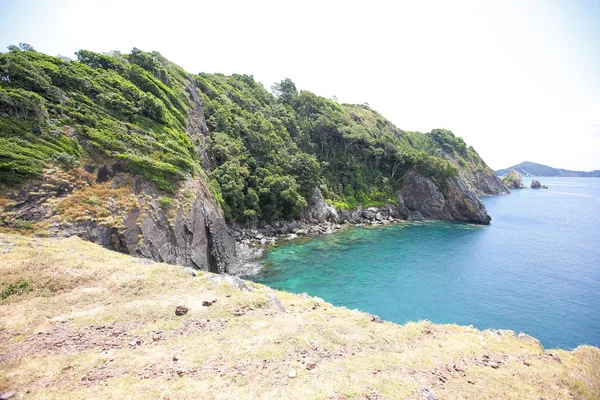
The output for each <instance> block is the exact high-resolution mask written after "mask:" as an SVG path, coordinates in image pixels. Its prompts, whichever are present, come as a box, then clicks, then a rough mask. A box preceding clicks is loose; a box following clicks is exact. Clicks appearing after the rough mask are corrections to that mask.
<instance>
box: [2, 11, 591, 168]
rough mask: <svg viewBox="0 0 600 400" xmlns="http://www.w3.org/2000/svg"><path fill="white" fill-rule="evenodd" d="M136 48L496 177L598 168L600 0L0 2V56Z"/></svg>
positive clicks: (126, 50) (189, 70) (70, 53)
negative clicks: (246, 81) (375, 114)
mask: <svg viewBox="0 0 600 400" xmlns="http://www.w3.org/2000/svg"><path fill="white" fill-rule="evenodd" d="M19 42H25V43H29V44H31V45H32V46H33V47H34V48H35V49H36V50H38V51H41V52H43V53H46V54H50V55H58V54H61V55H65V56H68V57H71V58H75V57H74V55H73V53H74V52H75V51H77V50H79V49H88V50H93V51H96V52H108V51H110V50H119V51H122V52H129V51H130V50H131V49H132V48H133V47H137V48H139V49H142V50H146V51H150V50H157V51H159V52H160V53H161V54H163V55H164V56H166V57H167V58H168V59H170V60H171V61H173V62H175V63H176V64H179V65H180V66H182V67H183V68H185V69H186V70H187V71H188V72H191V73H198V72H210V73H212V72H221V73H224V74H231V73H240V74H251V75H253V76H254V78H255V80H257V81H260V82H262V83H263V85H264V86H265V87H266V88H267V89H269V88H270V87H271V85H272V84H273V83H275V82H278V81H281V80H282V79H283V78H286V77H288V78H290V79H292V80H293V81H294V82H295V83H296V86H297V87H298V89H300V90H310V91H311V92H313V93H315V94H318V95H320V96H324V97H328V98H332V97H333V96H336V97H337V99H338V100H339V101H340V102H346V103H368V104H369V105H370V106H371V108H373V109H375V110H377V111H379V112H380V113H381V114H383V115H384V116H385V117H386V118H388V119H389V120H390V121H392V122H393V123H394V124H395V125H396V126H398V127H399V128H400V129H404V130H411V131H421V132H428V131H430V130H431V129H435V128H444V129H449V130H451V131H453V132H454V133H455V134H456V135H457V136H460V137H462V138H463V139H464V140H465V141H466V142H467V144H470V145H472V146H473V147H474V148H475V149H476V150H477V152H478V153H479V154H480V155H481V156H482V157H483V159H484V160H485V161H486V162H487V163H488V165H490V166H491V167H492V168H494V169H500V168H505V167H508V166H511V165H514V164H517V163H519V162H522V161H533V162H538V163H542V164H546V165H550V166H553V167H556V168H566V169H575V170H592V169H600V0H587V1H583V0H581V1H577V0H571V1H569V0H565V1H553V0H546V1H529V0H515V1H512V0H499V1H483V0H480V1H427V0H424V1H414V0H412V1H377V0H371V1H369V2H367V1H364V0H363V1H360V2H359V1H327V0H320V1H313V0H303V1H263V0H253V1H247V0H246V1H231V0H218V1H217V0H213V1H177V0H170V1H152V0H144V1H133V0H132V1H127V0H118V1H116V0H102V1H96V0H87V1H83V0H81V1H74V0H56V1H51V0H45V1H44V0H0V51H4V50H3V49H5V48H6V46H8V45H10V44H18V43H19Z"/></svg>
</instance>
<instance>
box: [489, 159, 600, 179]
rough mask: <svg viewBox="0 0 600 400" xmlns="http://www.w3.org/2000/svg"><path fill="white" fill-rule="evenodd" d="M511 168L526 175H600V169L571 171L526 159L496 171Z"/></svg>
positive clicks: (504, 173)
mask: <svg viewBox="0 0 600 400" xmlns="http://www.w3.org/2000/svg"><path fill="white" fill-rule="evenodd" d="M511 169H514V170H516V171H517V172H519V173H520V174H522V175H525V176H567V177H568V176H571V177H600V170H595V171H589V172H586V171H570V170H568V169H561V168H552V167H549V166H547V165H542V164H536V163H534V162H530V161H525V162H522V163H520V164H517V165H513V166H512V167H509V168H505V169H500V170H498V171H496V174H498V175H499V176H503V175H506V174H507V173H508V171H510V170H511Z"/></svg>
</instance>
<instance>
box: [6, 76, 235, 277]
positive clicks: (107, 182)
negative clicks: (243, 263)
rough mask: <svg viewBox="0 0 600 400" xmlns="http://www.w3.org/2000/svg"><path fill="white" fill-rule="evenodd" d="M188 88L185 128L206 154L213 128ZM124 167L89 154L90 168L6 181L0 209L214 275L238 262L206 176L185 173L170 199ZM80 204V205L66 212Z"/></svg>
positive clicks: (56, 231) (54, 230)
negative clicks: (17, 183)
mask: <svg viewBox="0 0 600 400" xmlns="http://www.w3.org/2000/svg"><path fill="white" fill-rule="evenodd" d="M186 89H187V91H188V93H189V95H190V100H191V104H192V107H191V109H190V111H189V118H188V127H187V133H188V135H189V136H190V139H191V140H192V142H193V143H194V145H195V146H196V149H197V151H198V155H199V157H200V159H201V160H204V159H205V157H204V147H203V143H204V136H205V135H206V134H207V133H208V129H207V128H206V122H205V120H204V112H203V109H202V102H201V100H200V98H199V96H198V94H197V89H196V86H195V83H194V81H193V80H192V79H190V83H189V85H188V87H187V88H186ZM105 162H106V160H105ZM123 171H124V168H122V166H121V165H120V164H119V162H118V161H117V162H114V163H112V164H111V163H102V164H98V160H87V164H86V165H85V168H79V169H77V168H75V169H72V170H69V171H59V170H56V171H55V170H46V172H45V175H44V177H43V178H42V179H38V180H31V181H28V182H26V183H25V184H23V185H22V186H21V187H19V188H8V187H2V194H3V195H4V194H6V195H7V196H6V200H9V202H10V204H8V205H7V206H4V207H2V209H0V210H1V211H2V214H3V216H9V217H10V218H12V219H15V220H23V221H31V222H39V221H47V222H49V224H50V228H49V229H48V232H49V234H50V235H52V236H73V235H76V236H79V237H81V238H82V239H85V240H89V241H92V242H95V243H97V244H99V245H101V246H103V247H106V248H108V249H111V250H116V251H120V252H122V253H127V254H130V255H135V256H139V257H145V258H149V259H153V260H156V261H161V262H167V263H171V264H180V265H183V266H186V267H191V268H194V269H200V270H206V271H211V272H217V273H224V272H227V269H228V267H229V266H232V265H234V264H235V262H236V243H235V240H234V239H233V237H232V236H231V235H230V233H229V229H228V227H227V224H226V223H225V220H224V219H223V216H222V214H221V211H220V208H219V206H218V205H217V203H216V202H215V200H214V198H213V197H212V196H211V194H210V192H209V190H208V188H207V187H206V185H205V183H204V180H203V178H202V176H200V175H198V174H197V175H196V176H195V177H188V178H187V179H186V180H184V181H183V183H182V184H181V185H180V186H179V188H178V190H177V192H176V193H174V194H173V195H169V196H167V197H165V194H164V193H162V192H160V191H158V190H157V189H156V188H155V187H154V185H152V184H150V182H148V181H147V180H145V179H143V178H142V177H140V176H133V175H131V174H129V173H126V172H123ZM124 192H125V193H126V194H125V195H124V194H123V193H124ZM0 197H2V196H0ZM6 200H5V201H6ZM161 200H162V202H161ZM82 203H83V204H82ZM65 204H66V206H65ZM76 207H81V208H82V209H81V210H77V212H74V213H72V214H74V216H73V217H70V216H69V217H65V215H68V214H69V208H76Z"/></svg>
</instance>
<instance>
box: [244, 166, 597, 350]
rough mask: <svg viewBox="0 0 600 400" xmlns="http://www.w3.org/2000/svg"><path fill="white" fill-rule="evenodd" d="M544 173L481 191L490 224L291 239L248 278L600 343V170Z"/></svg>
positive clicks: (401, 313)
mask: <svg viewBox="0 0 600 400" xmlns="http://www.w3.org/2000/svg"><path fill="white" fill-rule="evenodd" d="M537 179H538V180H540V181H541V182H542V184H546V185H548V186H549V187H550V188H549V189H548V190H543V189H539V190H532V189H522V190H513V191H512V194H510V195H508V196H496V197H484V198H482V200H483V202H484V203H485V206H486V208H487V210H488V213H489V214H490V215H491V216H492V223H491V225H489V226H477V225H470V224H461V223H451V222H423V223H414V222H413V223H402V224H398V225H388V226H383V227H352V228H348V229H345V230H343V231H341V232H338V233H335V234H332V235H326V236H319V237H313V238H303V239H299V240H293V241H289V242H284V243H283V244H281V245H279V246H278V247H275V248H274V249H272V250H271V251H269V252H268V253H267V254H266V256H265V258H264V259H263V260H262V264H263V265H264V268H263V269H262V270H261V272H260V273H259V275H257V276H254V277H252V278H251V279H254V280H255V281H257V282H260V283H264V284H266V285H269V286H271V287H273V288H277V289H281V290H286V291H290V292H294V293H301V292H306V293H308V294H310V295H312V296H319V297H321V298H323V299H325V300H326V301H328V302H330V303H333V304H335V305H338V306H346V307H348V308H350V309H354V308H357V309H359V310H361V311H366V312H369V313H372V314H376V315H379V316H380V317H381V318H382V319H386V320H389V321H394V322H398V323H405V322H407V321H417V320H424V319H427V320H430V321H433V322H435V323H457V324H460V325H474V326H475V327H477V328H479V329H485V328H496V329H512V330H515V331H517V332H525V333H527V334H529V335H532V336H534V337H536V338H538V339H539V340H540V341H541V342H542V344H543V345H544V346H545V347H547V348H553V347H560V348H565V349H569V348H574V347H577V346H578V345H581V344H591V345H595V346H600V179H599V178H537ZM530 182H531V178H526V179H524V183H525V184H526V185H529V184H530Z"/></svg>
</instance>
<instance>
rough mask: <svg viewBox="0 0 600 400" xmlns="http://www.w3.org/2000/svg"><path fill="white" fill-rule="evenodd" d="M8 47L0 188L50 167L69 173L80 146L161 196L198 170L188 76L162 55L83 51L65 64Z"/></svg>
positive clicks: (3, 67)
mask: <svg viewBox="0 0 600 400" xmlns="http://www.w3.org/2000/svg"><path fill="white" fill-rule="evenodd" d="M9 49H10V51H9V52H8V53H4V54H0V182H6V183H9V184H17V183H21V182H23V181H24V180H25V179H28V178H32V177H36V176H39V175H40V174H41V171H42V169H43V168H44V167H45V166H47V165H48V164H49V163H56V164H59V165H61V166H63V167H69V166H71V165H73V164H75V163H76V162H77V161H78V160H79V158H80V157H81V156H82V155H83V153H84V150H83V148H86V149H88V151H89V152H91V153H92V154H93V153H99V154H104V155H107V156H110V157H114V158H116V159H119V160H122V161H123V163H124V164H125V166H126V167H127V168H128V169H129V170H130V171H132V172H134V173H137V174H140V175H143V176H144V177H146V178H147V179H149V180H151V181H152V182H154V183H156V185H157V187H158V188H160V189H163V190H166V191H171V190H172V184H173V183H174V182H176V181H177V180H179V179H181V178H183V177H184V176H185V175H186V174H191V173H194V172H195V171H196V170H198V169H199V164H198V160H197V156H196V153H195V150H194V147H193V145H192V143H191V142H190V140H189V138H188V136H187V134H186V131H185V130H186V123H187V122H186V120H187V109H188V107H189V100H188V97H187V95H186V94H185V91H184V86H185V83H186V79H188V75H187V74H186V73H185V72H184V71H183V70H181V68H179V67H177V66H175V65H174V64H172V63H170V62H169V61H167V60H166V59H165V58H163V57H162V56H161V55H160V54H159V53H156V52H152V53H145V52H142V51H140V50H137V49H133V51H132V52H131V53H130V54H128V55H126V54H120V53H112V54H111V55H110V56H108V55H103V54H97V53H93V52H90V51H87V50H81V51H79V52H77V58H78V61H65V60H63V59H61V58H57V57H50V56H47V55H44V54H41V53H38V52H36V51H35V50H33V48H31V46H28V45H21V47H19V48H17V47H16V46H11V47H10V48H9Z"/></svg>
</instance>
